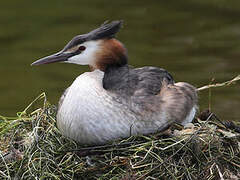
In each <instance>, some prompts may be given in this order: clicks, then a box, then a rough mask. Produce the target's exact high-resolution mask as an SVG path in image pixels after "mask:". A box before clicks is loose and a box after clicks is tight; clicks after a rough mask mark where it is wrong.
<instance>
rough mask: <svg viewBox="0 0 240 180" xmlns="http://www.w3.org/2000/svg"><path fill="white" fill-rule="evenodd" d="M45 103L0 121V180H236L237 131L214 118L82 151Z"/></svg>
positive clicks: (239, 168) (239, 166)
mask: <svg viewBox="0 0 240 180" xmlns="http://www.w3.org/2000/svg"><path fill="white" fill-rule="evenodd" d="M42 98H43V99H44V104H43V107H41V108H39V109H37V110H35V111H33V112H30V113H29V112H28V111H29V109H30V107H32V104H33V103H34V102H35V101H39V100H40V99H42ZM45 98H46V97H45V94H42V95H40V96H39V97H38V98H37V99H35V100H34V102H33V103H31V104H30V105H29V106H28V107H27V108H26V109H25V110H24V111H23V112H21V113H18V116H17V117H16V118H7V117H1V116H0V142H1V144H0V179H15V178H16V179H122V180H127V179H197V178H201V179H225V178H226V179H239V178H240V133H239V131H240V130H239V128H238V127H237V126H236V124H233V123H226V122H219V121H217V120H216V119H217V117H216V116H215V115H214V114H213V113H210V112H205V114H204V113H203V114H201V116H200V118H201V119H202V120H200V118H198V119H197V120H196V122H195V123H194V124H190V125H188V126H187V127H181V126H172V127H171V128H170V129H169V130H168V131H166V132H165V133H156V134H152V135H148V136H141V135H140V136H131V137H129V138H128V139H124V140H119V141H115V142H112V143H109V144H107V145H104V146H96V147H83V146H80V145H78V144H77V143H75V142H74V141H72V140H70V139H67V138H66V137H64V136H62V135H61V134H60V132H59V130H58V129H57V127H56V120H55V119H56V118H55V115H56V108H55V107H54V106H52V105H50V104H49V103H48V102H47V101H46V99H45ZM203 120H205V121H203Z"/></svg>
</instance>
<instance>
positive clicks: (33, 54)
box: [0, 0, 240, 120]
mask: <svg viewBox="0 0 240 180" xmlns="http://www.w3.org/2000/svg"><path fill="white" fill-rule="evenodd" d="M0 4H1V6H0V23H1V25H0V56H1V60H0V72H1V76H0V114H1V115H5V116H6V115H8V116H13V115H15V114H16V112H18V111H22V110H23V109H24V107H26V106H27V105H28V103H30V102H31V101H32V100H33V99H34V98H35V97H36V96H37V95H39V94H40V93H41V92H44V91H45V92H46V93H47V96H48V100H49V101H50V102H51V103H54V104H56V103H57V101H58V98H59V97H60V95H61V93H62V92H63V90H64V89H65V88H66V87H68V86H69V85H70V84H71V83H72V81H73V80H74V79H75V77H77V76H78V75H79V74H81V73H83V72H84V71H86V70H88V68H87V67H83V66H78V65H73V64H50V65H45V66H38V67H31V66H30V64H31V63H32V62H33V61H35V60H37V59H38V58H40V57H43V56H46V55H49V54H52V53H54V52H57V51H59V50H60V49H62V47H63V46H64V45H65V44H66V43H67V42H68V41H69V40H70V39H71V38H72V37H73V36H75V35H77V34H82V33H86V32H88V31H89V30H92V29H93V28H96V27H97V26H98V25H100V24H101V23H103V22H104V21H105V20H115V19H123V20H124V22H125V23H124V28H123V29H122V30H121V31H120V33H119V34H118V36H117V38H118V39H120V40H121V41H122V42H123V43H124V44H125V45H126V47H127V48H128V51H129V61H130V64H132V65H134V66H136V67H139V66H144V65H151V66H159V67H163V68H165V69H167V70H168V71H169V72H171V73H172V75H173V76H174V77H175V80H176V81H186V82H189V83H191V84H193V85H195V86H197V87H200V86H203V85H206V84H208V83H209V82H210V81H211V80H212V79H215V80H216V81H217V82H222V81H226V80H229V79H231V78H232V77H234V76H236V75H237V74H240V1H239V0H214V1H209V0H185V1H179V0H168V1H166V0H162V1H160V0H158V1H157V0H148V1H146V0H131V1H125V0H121V1H112V0H102V1H100V0H92V1H90V0H89V1H80V0H71V1H69V0H68V1H67V0H51V1H46V0H42V1H31V0H21V1H19V0H11V1H1V3H0ZM211 94H212V96H211V100H210V101H209V96H208V91H204V92H201V93H200V94H199V96H200V100H199V101H200V103H199V104H200V109H206V108H207V107H208V104H209V103H210V104H211V108H212V110H213V111H214V112H216V113H217V114H218V115H219V117H220V118H225V119H229V120H239V119H240V110H239V109H240V83H237V84H236V85H234V86H231V87H224V88H217V89H213V90H212V92H211Z"/></svg>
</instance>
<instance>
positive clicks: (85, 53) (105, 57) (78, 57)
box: [31, 21, 127, 71]
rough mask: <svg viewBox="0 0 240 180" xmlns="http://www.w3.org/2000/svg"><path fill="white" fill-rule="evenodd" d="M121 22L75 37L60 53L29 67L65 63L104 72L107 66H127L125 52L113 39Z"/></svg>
mask: <svg viewBox="0 0 240 180" xmlns="http://www.w3.org/2000/svg"><path fill="white" fill-rule="evenodd" d="M121 25H122V21H113V22H111V23H104V24H103V25H101V26H100V27H99V28H97V29H95V30H93V31H91V32H89V33H87V34H83V35H78V36H75V37H74V38H73V39H72V40H71V41H70V42H69V43H68V44H67V45H66V46H65V47H64V48H63V49H62V50H61V51H59V52H57V53H55V54H53V55H50V56H47V57H44V58H41V59H39V60H37V61H35V62H34V63H32V64H31V65H40V64H49V63H54V62H66V63H74V64H80V65H89V66H90V68H91V69H92V70H94V69H100V70H102V71H105V69H106V67H107V66H108V65H114V66H122V65H125V64H127V50H126V49H125V47H124V46H123V44H122V43H121V42H119V41H118V40H116V39H115V38H114V36H115V34H116V33H117V32H118V31H119V30H120V28H121Z"/></svg>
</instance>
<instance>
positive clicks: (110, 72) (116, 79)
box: [102, 64, 129, 90]
mask: <svg viewBox="0 0 240 180" xmlns="http://www.w3.org/2000/svg"><path fill="white" fill-rule="evenodd" d="M128 73H129V67H128V65H127V64H124V65H116V64H115V65H108V66H107V67H106V69H105V72H104V77H103V81H102V83H103V88H104V89H106V90H120V89H121V87H120V86H121V84H122V81H123V80H126V79H124V78H122V77H124V76H126V75H127V74H128Z"/></svg>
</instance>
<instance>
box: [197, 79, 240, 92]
mask: <svg viewBox="0 0 240 180" xmlns="http://www.w3.org/2000/svg"><path fill="white" fill-rule="evenodd" d="M239 80H240V75H238V76H236V77H235V78H233V79H232V80H229V81H226V82H223V83H216V84H209V85H206V86H203V87H200V88H197V91H202V90H205V89H209V88H213V87H222V86H229V85H231V84H233V83H234V82H236V81H239Z"/></svg>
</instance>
